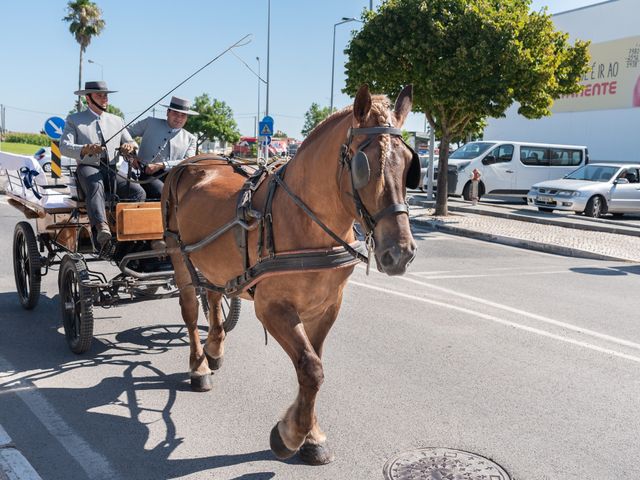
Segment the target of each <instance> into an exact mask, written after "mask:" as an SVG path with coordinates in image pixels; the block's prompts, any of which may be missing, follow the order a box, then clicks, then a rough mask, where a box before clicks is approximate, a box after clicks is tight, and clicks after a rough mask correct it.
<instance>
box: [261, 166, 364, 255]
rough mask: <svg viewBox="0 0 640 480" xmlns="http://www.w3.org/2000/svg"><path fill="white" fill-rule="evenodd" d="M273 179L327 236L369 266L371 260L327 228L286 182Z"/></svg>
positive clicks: (277, 177)
mask: <svg viewBox="0 0 640 480" xmlns="http://www.w3.org/2000/svg"><path fill="white" fill-rule="evenodd" d="M273 178H274V180H275V181H276V182H278V185H280V186H281V187H282V189H283V190H284V191H285V192H287V195H289V196H290V197H291V200H293V203H295V204H296V205H297V206H298V207H300V208H301V209H302V210H303V211H304V213H306V214H307V215H308V216H309V218H311V220H313V221H314V222H315V223H316V224H317V225H318V226H319V227H320V228H322V230H324V231H325V232H326V233H327V235H329V236H330V237H331V238H333V239H334V240H335V241H336V242H338V243H339V244H340V245H342V246H343V247H344V248H345V249H346V250H347V251H348V252H349V253H350V254H351V255H353V256H354V257H355V258H357V259H358V260H360V261H361V262H364V263H366V264H369V258H368V257H367V256H366V255H363V254H362V253H360V252H358V251H357V250H356V249H354V248H353V247H352V246H351V245H349V244H348V243H347V242H345V241H344V240H343V239H342V238H340V237H339V236H338V235H336V234H335V233H334V232H333V231H332V230H331V229H330V228H329V227H327V226H326V225H325V224H324V223H322V221H321V220H320V219H319V218H318V217H317V216H316V214H315V213H313V212H312V211H311V210H310V209H309V207H307V206H306V205H305V203H304V202H303V201H302V200H301V199H300V197H298V196H297V195H296V194H295V193H293V192H292V191H291V190H290V189H289V187H288V186H287V184H286V183H285V182H284V180H282V179H281V178H280V176H279V175H274V176H273Z"/></svg>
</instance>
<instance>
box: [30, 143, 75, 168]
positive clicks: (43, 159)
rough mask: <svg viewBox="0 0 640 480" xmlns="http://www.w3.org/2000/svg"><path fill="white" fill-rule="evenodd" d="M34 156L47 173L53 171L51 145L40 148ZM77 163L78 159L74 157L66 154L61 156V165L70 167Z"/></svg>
mask: <svg viewBox="0 0 640 480" xmlns="http://www.w3.org/2000/svg"><path fill="white" fill-rule="evenodd" d="M33 158H35V159H36V160H37V161H38V163H39V164H40V167H41V168H42V170H44V171H45V172H47V173H50V172H51V147H42V148H39V149H38V151H37V152H36V153H34V154H33ZM75 164H76V161H75V160H74V159H73V158H69V157H65V156H64V155H62V156H61V157H60V165H61V166H62V167H63V168H65V167H66V168H68V167H70V166H74V165H75Z"/></svg>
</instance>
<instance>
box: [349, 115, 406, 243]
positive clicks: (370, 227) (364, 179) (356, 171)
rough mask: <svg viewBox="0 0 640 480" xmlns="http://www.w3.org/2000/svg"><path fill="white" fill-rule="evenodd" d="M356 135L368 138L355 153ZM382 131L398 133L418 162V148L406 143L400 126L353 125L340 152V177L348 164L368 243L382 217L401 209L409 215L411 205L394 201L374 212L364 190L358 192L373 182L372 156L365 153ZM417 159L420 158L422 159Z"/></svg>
mask: <svg viewBox="0 0 640 480" xmlns="http://www.w3.org/2000/svg"><path fill="white" fill-rule="evenodd" d="M356 135H366V136H367V138H366V139H365V140H364V141H363V142H362V143H361V144H360V145H359V146H358V149H357V150H356V152H355V154H354V155H353V156H352V155H351V148H350V146H351V143H352V142H353V138H354V136H356ZM378 135H391V136H394V137H399V138H400V139H401V140H402V143H404V144H405V145H406V147H407V148H408V149H409V150H410V151H411V153H412V154H413V158H412V160H411V161H412V162H414V161H416V159H417V158H418V155H417V154H416V152H415V151H414V150H413V149H412V148H411V147H410V146H409V145H407V144H406V142H405V141H404V139H402V130H401V129H399V128H395V127H393V126H391V125H386V126H381V127H367V128H350V129H349V132H348V135H347V142H346V143H344V144H343V145H342V148H341V153H340V165H341V167H342V168H341V173H340V177H341V176H342V170H343V169H344V167H347V168H348V169H349V171H350V172H351V189H352V193H351V196H352V197H353V202H354V204H355V207H356V214H357V215H359V216H360V218H362V221H363V222H362V223H363V224H362V226H363V228H364V229H365V235H366V236H367V237H368V238H367V243H369V242H370V241H372V240H373V231H374V229H375V228H376V225H377V224H378V222H379V221H380V220H381V219H382V218H384V217H386V216H387V215H395V214H398V213H400V214H402V213H404V214H406V215H409V206H408V205H407V202H406V201H405V202H403V203H393V204H391V205H389V206H388V207H385V208H383V209H382V210H380V211H379V212H377V213H376V214H374V215H372V214H371V213H369V210H368V209H367V207H366V206H365V205H364V202H363V201H362V198H361V197H360V193H359V192H358V190H359V189H361V188H364V187H365V186H366V185H367V184H368V183H369V180H370V176H371V168H370V166H369V159H368V158H367V155H366V154H365V153H364V149H365V148H366V147H367V146H368V145H369V144H370V143H371V142H372V141H373V139H374V138H375V137H376V136H378ZM417 161H418V162H419V159H418V160H417ZM418 166H419V165H418Z"/></svg>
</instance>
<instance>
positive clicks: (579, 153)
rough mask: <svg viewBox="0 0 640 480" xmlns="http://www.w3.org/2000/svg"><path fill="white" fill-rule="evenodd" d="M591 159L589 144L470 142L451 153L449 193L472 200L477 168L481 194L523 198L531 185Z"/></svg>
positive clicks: (568, 171) (563, 172)
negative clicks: (473, 181)
mask: <svg viewBox="0 0 640 480" xmlns="http://www.w3.org/2000/svg"><path fill="white" fill-rule="evenodd" d="M588 163H589V154H588V151H587V147H585V146H581V145H556V144H548V143H529V142H514V141H481V142H470V143H467V144H465V145H463V146H462V147H460V148H459V149H458V150H456V151H455V152H453V153H452V154H451V155H449V162H448V166H449V171H448V180H447V182H448V188H449V192H448V193H449V195H461V196H462V197H464V199H465V200H471V193H470V192H471V173H472V172H473V170H474V169H477V170H478V171H479V172H480V175H481V177H480V184H479V186H478V187H479V189H480V196H483V195H500V196H506V197H515V198H524V197H525V196H526V195H527V192H528V191H529V189H530V188H531V185H534V184H536V183H538V182H542V181H545V180H551V179H553V178H560V177H562V176H563V175H567V174H568V173H570V172H572V171H573V170H575V169H576V168H578V167H580V166H582V165H586V164H588ZM434 177H435V175H434Z"/></svg>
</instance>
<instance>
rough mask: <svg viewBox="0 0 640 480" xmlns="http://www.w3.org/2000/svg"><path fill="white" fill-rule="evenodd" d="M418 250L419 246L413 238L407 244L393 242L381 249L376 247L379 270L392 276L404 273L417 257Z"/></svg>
mask: <svg viewBox="0 0 640 480" xmlns="http://www.w3.org/2000/svg"><path fill="white" fill-rule="evenodd" d="M416 251H417V246H416V243H415V242H414V241H413V239H412V240H410V241H409V242H408V243H406V244H399V243H393V244H391V245H389V246H386V247H385V246H382V248H380V249H377V248H376V262H377V265H378V270H379V271H381V272H384V273H386V274H387V275H391V276H393V275H402V274H404V273H405V272H406V271H407V267H409V265H410V264H411V262H412V261H413V259H414V258H415V256H416Z"/></svg>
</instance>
